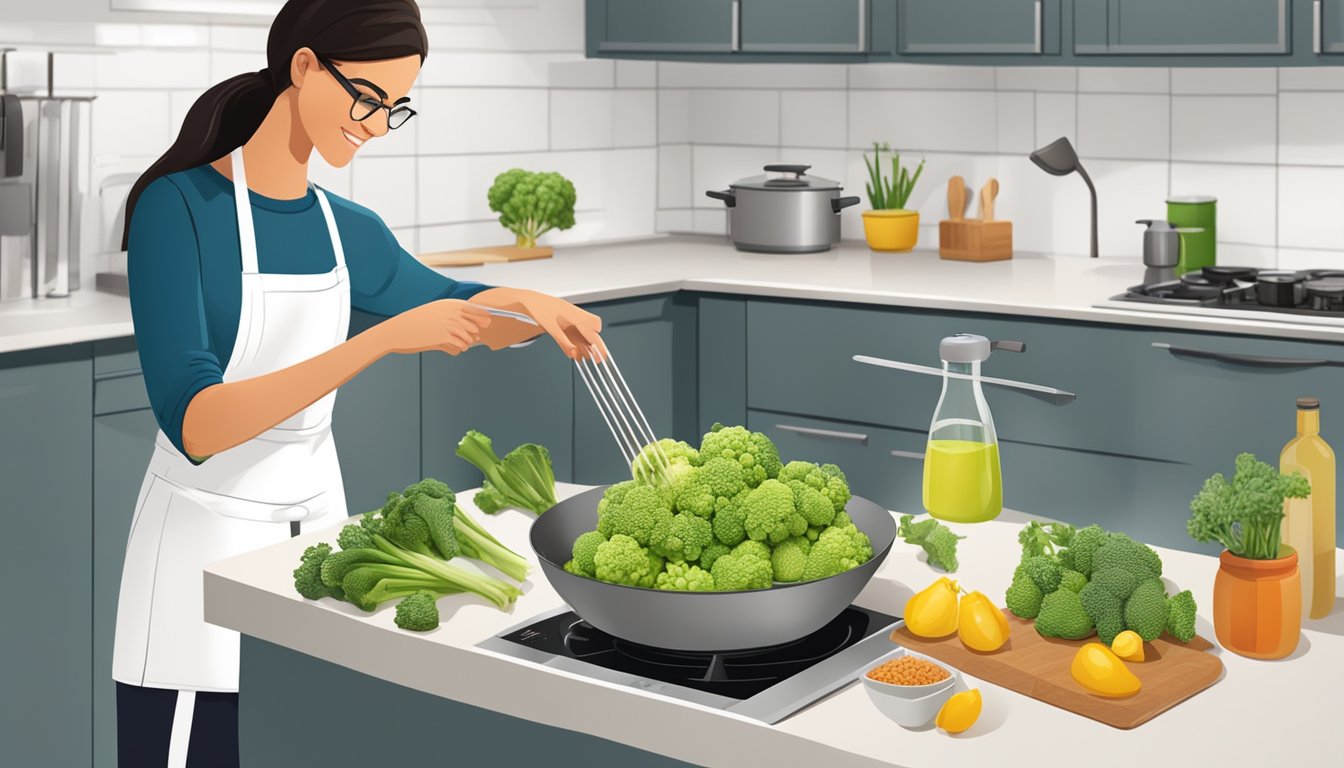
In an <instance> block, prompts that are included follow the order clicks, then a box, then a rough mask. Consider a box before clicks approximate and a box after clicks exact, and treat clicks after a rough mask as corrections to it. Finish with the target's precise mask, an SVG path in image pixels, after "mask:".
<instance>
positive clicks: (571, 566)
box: [560, 559, 595, 579]
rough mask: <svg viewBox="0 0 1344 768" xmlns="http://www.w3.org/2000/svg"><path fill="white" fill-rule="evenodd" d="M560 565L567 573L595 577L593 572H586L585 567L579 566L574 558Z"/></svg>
mask: <svg viewBox="0 0 1344 768" xmlns="http://www.w3.org/2000/svg"><path fill="white" fill-rule="evenodd" d="M560 567H561V569H562V570H564V572H565V573H572V574H574V575H575V576H583V577H586V578H589V579H591V578H595V577H594V576H593V574H591V573H584V572H583V569H581V568H579V564H578V563H576V562H574V560H573V559H570V560H566V561H565V564H564V565H562V566H560Z"/></svg>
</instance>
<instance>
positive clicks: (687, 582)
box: [654, 563, 714, 592]
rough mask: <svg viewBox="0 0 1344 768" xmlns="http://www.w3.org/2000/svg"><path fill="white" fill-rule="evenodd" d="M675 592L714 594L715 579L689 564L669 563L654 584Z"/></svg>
mask: <svg viewBox="0 0 1344 768" xmlns="http://www.w3.org/2000/svg"><path fill="white" fill-rule="evenodd" d="M654 586H655V587H657V588H658V589H666V590H670V591H674V592H713V591H714V577H713V576H712V575H711V574H710V572H709V571H706V570H703V569H702V568H700V567H699V566H696V565H690V564H688V563H668V564H667V570H665V571H663V572H662V573H660V574H658V578H657V580H656V582H655V584H654Z"/></svg>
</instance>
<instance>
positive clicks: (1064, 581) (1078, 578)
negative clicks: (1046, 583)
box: [1059, 570, 1087, 592]
mask: <svg viewBox="0 0 1344 768" xmlns="http://www.w3.org/2000/svg"><path fill="white" fill-rule="evenodd" d="M1085 586H1087V577H1086V576H1084V575H1083V574H1081V573H1079V572H1077V571H1070V570H1066V571H1064V573H1063V575H1061V576H1060V577H1059V588H1060V589H1067V590H1071V591H1073V592H1082V591H1083V587H1085Z"/></svg>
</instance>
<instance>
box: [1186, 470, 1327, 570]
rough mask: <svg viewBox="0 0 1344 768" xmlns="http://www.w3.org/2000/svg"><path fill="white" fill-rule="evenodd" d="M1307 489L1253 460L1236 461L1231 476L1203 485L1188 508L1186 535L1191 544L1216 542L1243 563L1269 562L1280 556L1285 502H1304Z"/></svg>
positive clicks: (1299, 477) (1299, 480)
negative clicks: (1243, 559)
mask: <svg viewBox="0 0 1344 768" xmlns="http://www.w3.org/2000/svg"><path fill="white" fill-rule="evenodd" d="M1310 493H1311V485H1310V483H1308V482H1307V479H1306V478H1305V477H1303V476H1302V475H1301V474H1299V473H1297V472H1294V473H1293V474H1291V475H1285V474H1282V473H1280V472H1279V471H1278V470H1276V469H1274V468H1273V467H1271V466H1270V465H1268V464H1266V463H1264V462H1263V461H1259V460H1257V459H1256V458H1255V454H1251V453H1243V454H1241V455H1239V456H1237V462H1236V474H1234V475H1233V476H1232V481H1231V482H1228V481H1227V479H1226V478H1224V477H1223V475H1222V473H1221V472H1220V473H1218V474H1216V475H1214V476H1213V477H1210V478H1209V479H1208V480H1206V481H1205V482H1204V487H1203V489H1201V490H1200V492H1199V494H1198V495H1196V496H1195V498H1194V500H1193V501H1191V502H1190V512H1191V516H1190V521H1189V523H1187V524H1186V529H1187V530H1188V531H1189V533H1190V538H1192V539H1194V540H1195V541H1216V542H1218V543H1220V544H1222V545H1223V546H1224V547H1227V551H1228V552H1231V553H1232V554H1233V555H1236V556H1237V557H1243V558H1246V559H1248V560H1274V559H1276V558H1278V557H1279V556H1280V555H1279V530H1280V526H1281V524H1282V521H1283V500H1284V499H1286V498H1287V499H1305V498H1306V497H1307V496H1308V495H1309V494H1310Z"/></svg>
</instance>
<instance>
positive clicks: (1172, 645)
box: [891, 610, 1223, 728]
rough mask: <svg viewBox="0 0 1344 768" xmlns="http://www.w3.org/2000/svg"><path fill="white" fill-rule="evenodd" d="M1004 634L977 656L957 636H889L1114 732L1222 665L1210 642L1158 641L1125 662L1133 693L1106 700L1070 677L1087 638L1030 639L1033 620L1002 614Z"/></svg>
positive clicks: (1198, 685) (1166, 705) (1173, 700)
mask: <svg viewBox="0 0 1344 768" xmlns="http://www.w3.org/2000/svg"><path fill="white" fill-rule="evenodd" d="M1004 614H1005V615H1007V617H1008V625H1009V628H1010V630H1011V632H1010V634H1009V638H1008V643H1007V644H1005V645H1004V647H1003V648H1001V649H999V650H998V651H996V652H994V653H978V652H976V651H972V650H970V649H968V648H967V647H966V646H964V645H962V644H961V641H960V640H958V639H957V636H956V635H953V636H952V637H948V638H943V639H942V640H928V639H925V638H922V637H916V636H915V635H912V634H910V632H909V630H907V629H906V628H905V627H904V626H901V628H900V629H897V630H896V631H895V632H892V633H891V639H892V640H893V641H895V642H897V643H900V644H901V645H903V646H905V647H906V648H909V649H910V650H912V651H916V652H918V653H923V654H926V655H928V656H931V657H933V658H935V659H938V660H939V661H943V662H946V663H947V664H949V665H951V666H953V667H956V668H957V669H959V670H961V671H962V672H964V673H966V674H968V675H971V676H973V677H978V678H980V679H981V680H984V681H986V682H990V683H994V684H995V685H1000V686H1003V687H1004V688H1007V689H1009V690H1013V691H1017V692H1018V693H1020V694H1022V695H1024V696H1030V697H1031V698H1033V699H1037V700H1039V701H1043V702H1045V703H1046V704H1052V705H1054V706H1056V707H1059V708H1061V709H1066V710H1068V711H1070V712H1074V713H1076V714H1079V715H1082V716H1083V717H1087V718H1091V719H1093V720H1097V721H1099V722H1102V723H1105V724H1107V725H1110V726H1114V727H1116V728H1133V727H1134V726H1136V725H1139V724H1141V723H1145V722H1147V721H1149V720H1151V719H1153V718H1154V717H1156V716H1158V715H1159V714H1161V713H1163V712H1165V711H1167V710H1168V709H1171V708H1172V707H1174V706H1176V705H1177V704H1179V703H1181V702H1182V701H1185V700H1186V699H1188V698H1190V697H1191V696H1194V695H1195V694H1196V693H1199V692H1200V691H1202V690H1204V689H1205V688H1208V687H1209V686H1211V685H1213V684H1214V683H1216V682H1218V680H1219V679H1221V678H1222V675H1223V662H1222V661H1221V660H1219V658H1218V657H1217V656H1214V655H1213V654H1211V653H1207V651H1208V650H1209V649H1210V648H1212V647H1213V645H1212V644H1211V643H1210V642H1209V641H1208V640H1205V639H1204V638H1202V637H1198V636H1197V637H1195V638H1194V639H1193V640H1191V641H1190V642H1189V644H1185V643H1180V642H1178V641H1175V640H1172V639H1170V638H1168V637H1167V636H1166V635H1163V636H1162V637H1159V638H1158V639H1156V640H1154V641H1153V642H1151V643H1144V645H1143V652H1144V658H1145V659H1146V661H1143V662H1141V663H1132V662H1125V664H1126V665H1127V666H1128V667H1129V669H1130V671H1131V672H1133V673H1134V674H1135V675H1136V676H1137V677H1138V678H1139V681H1140V682H1142V684H1143V687H1142V688H1141V689H1140V690H1139V692H1138V693H1136V694H1134V695H1133V696H1130V697H1128V698H1124V699H1108V698H1105V697H1102V696H1096V695H1094V694H1091V693H1088V692H1087V690H1086V689H1085V688H1083V687H1082V686H1081V685H1079V684H1078V683H1077V682H1076V681H1075V680H1074V679H1073V675H1072V674H1071V673H1070V672H1069V667H1070V665H1072V663H1073V657H1074V654H1076V653H1077V652H1078V649H1079V648H1081V647H1082V646H1083V644H1085V643H1088V642H1096V641H1097V638H1096V636H1095V635H1094V636H1093V637H1092V638H1091V639H1089V640H1059V639H1056V638H1048V637H1041V636H1040V635H1038V634H1036V627H1035V626H1033V622H1030V621H1024V620H1022V619H1019V618H1017V617H1016V616H1013V615H1012V614H1011V613H1008V611H1006V610H1005V611H1004Z"/></svg>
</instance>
